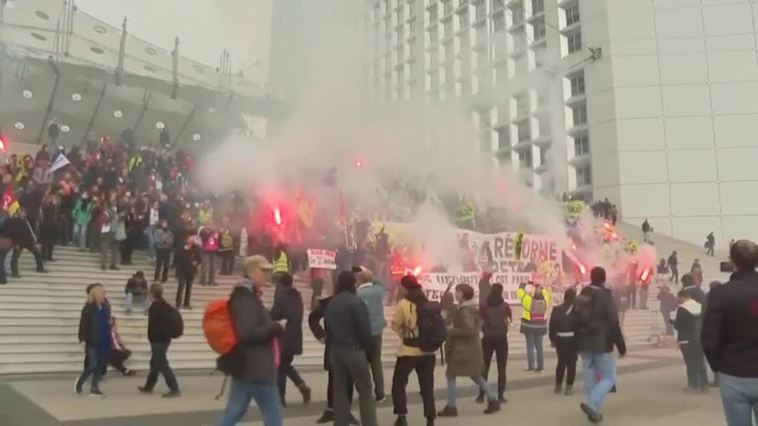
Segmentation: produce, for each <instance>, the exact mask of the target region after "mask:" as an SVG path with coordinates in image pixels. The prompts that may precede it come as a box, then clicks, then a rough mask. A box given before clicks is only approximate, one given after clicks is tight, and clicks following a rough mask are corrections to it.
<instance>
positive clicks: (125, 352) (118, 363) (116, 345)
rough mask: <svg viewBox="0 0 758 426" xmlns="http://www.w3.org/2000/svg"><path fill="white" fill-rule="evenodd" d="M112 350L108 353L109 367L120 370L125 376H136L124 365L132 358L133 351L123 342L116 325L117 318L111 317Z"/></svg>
mask: <svg viewBox="0 0 758 426" xmlns="http://www.w3.org/2000/svg"><path fill="white" fill-rule="evenodd" d="M110 326H111V348H110V352H109V353H108V365H110V366H111V367H113V368H115V369H116V370H118V371H119V372H120V373H121V374H122V375H123V376H127V377H128V376H131V375H133V374H134V370H132V369H129V368H127V367H126V366H125V365H124V362H126V360H127V359H129V357H131V356H132V351H130V350H129V349H126V346H124V342H123V341H122V340H121V335H120V334H119V332H118V326H117V325H116V317H114V316H112V317H111V322H110Z"/></svg>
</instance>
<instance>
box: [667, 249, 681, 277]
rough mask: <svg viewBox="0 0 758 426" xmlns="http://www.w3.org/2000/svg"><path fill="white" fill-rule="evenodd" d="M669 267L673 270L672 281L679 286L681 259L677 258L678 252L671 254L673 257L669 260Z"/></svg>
mask: <svg viewBox="0 0 758 426" xmlns="http://www.w3.org/2000/svg"><path fill="white" fill-rule="evenodd" d="M668 265H669V268H670V269H671V281H673V282H674V284H679V258H678V257H677V254H676V250H674V251H673V252H671V256H669V258H668Z"/></svg>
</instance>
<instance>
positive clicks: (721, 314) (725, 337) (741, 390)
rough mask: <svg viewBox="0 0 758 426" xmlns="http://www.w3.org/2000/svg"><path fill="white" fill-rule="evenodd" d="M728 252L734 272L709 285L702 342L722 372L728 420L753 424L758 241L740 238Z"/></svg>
mask: <svg viewBox="0 0 758 426" xmlns="http://www.w3.org/2000/svg"><path fill="white" fill-rule="evenodd" d="M729 257H730V258H731V260H732V263H733V264H734V267H735V269H736V272H734V273H733V274H732V275H731V277H730V278H729V281H728V282H727V283H725V284H722V285H719V286H716V287H714V288H713V289H712V290H711V291H710V293H709V296H708V305H707V307H706V311H705V315H704V318H703V326H702V327H703V329H702V334H701V342H702V346H703V350H704V351H705V356H706V358H707V359H708V363H709V364H710V365H711V369H712V370H713V371H714V372H715V373H718V378H719V386H720V387H721V399H722V401H723V404H724V412H725V413H726V419H727V423H728V424H729V425H749V424H752V416H753V412H754V411H755V401H756V400H758V363H757V362H756V359H758V273H756V271H755V268H756V266H758V246H756V245H755V244H754V243H753V242H751V241H747V240H740V241H737V242H736V243H734V245H733V246H732V247H731V249H730V250H729Z"/></svg>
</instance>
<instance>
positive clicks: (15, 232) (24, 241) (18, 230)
mask: <svg viewBox="0 0 758 426" xmlns="http://www.w3.org/2000/svg"><path fill="white" fill-rule="evenodd" d="M7 234H8V236H9V237H10V238H11V240H12V243H13V253H12V254H11V276H12V277H13V278H20V276H19V274H18V258H19V256H21V253H22V252H23V251H24V249H26V250H28V251H29V252H31V253H32V255H34V261H35V262H36V263H37V272H40V273H44V272H47V271H45V266H44V263H43V261H42V254H41V253H40V252H39V250H38V249H37V235H36V234H35V233H34V230H33V229H32V225H31V224H30V223H29V220H28V219H27V217H26V210H25V209H24V208H21V209H20V210H19V211H18V212H17V213H16V216H14V217H12V218H11V219H9V220H8V232H7Z"/></svg>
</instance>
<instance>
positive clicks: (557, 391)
mask: <svg viewBox="0 0 758 426" xmlns="http://www.w3.org/2000/svg"><path fill="white" fill-rule="evenodd" d="M553 392H554V393H555V394H556V395H560V394H561V393H562V392H563V386H562V385H555V389H554V390H553Z"/></svg>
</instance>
